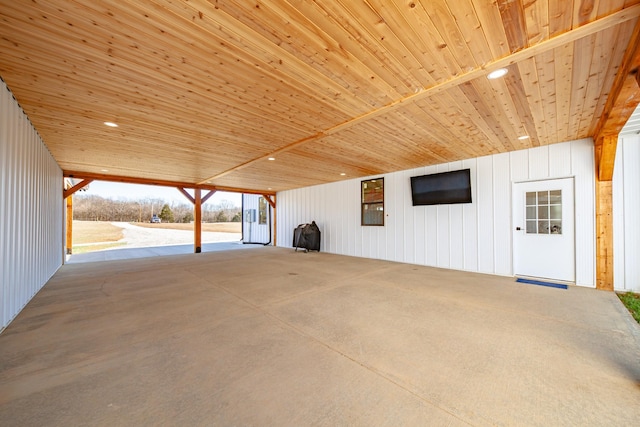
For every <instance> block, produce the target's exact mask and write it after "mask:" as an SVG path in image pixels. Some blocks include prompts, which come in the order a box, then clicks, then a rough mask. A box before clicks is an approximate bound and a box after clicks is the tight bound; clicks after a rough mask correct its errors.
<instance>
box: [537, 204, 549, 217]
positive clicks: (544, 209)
mask: <svg viewBox="0 0 640 427" xmlns="http://www.w3.org/2000/svg"><path fill="white" fill-rule="evenodd" d="M538 219H549V206H538Z"/></svg>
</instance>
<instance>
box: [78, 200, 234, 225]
mask: <svg viewBox="0 0 640 427" xmlns="http://www.w3.org/2000/svg"><path fill="white" fill-rule="evenodd" d="M153 215H157V216H158V217H160V219H161V220H162V222H182V223H189V222H192V221H193V205H192V204H190V203H189V204H188V203H175V202H173V203H171V204H169V203H166V202H165V201H164V200H162V199H152V198H146V199H142V200H114V199H106V198H104V197H100V196H95V195H83V194H75V195H74V196H73V219H75V220H79V221H120V222H149V221H150V220H151V217H152V216H153ZM241 220H242V213H241V211H240V208H239V207H237V206H234V205H233V203H232V202H230V201H228V200H222V201H221V202H220V203H218V204H217V205H212V204H208V203H205V204H204V205H202V222H240V221H241Z"/></svg>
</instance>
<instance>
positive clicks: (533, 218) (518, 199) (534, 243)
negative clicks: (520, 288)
mask: <svg viewBox="0 0 640 427" xmlns="http://www.w3.org/2000/svg"><path fill="white" fill-rule="evenodd" d="M513 227H514V230H513V269H514V273H515V274H516V275H521V276H532V277H540V278H547V279H555V280H562V281H567V282H574V281H575V270H576V269H575V237H574V201H573V178H564V179H553V180H547V181H533V182H522V183H517V184H514V185H513Z"/></svg>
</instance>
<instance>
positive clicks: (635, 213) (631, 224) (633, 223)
mask: <svg viewBox="0 0 640 427" xmlns="http://www.w3.org/2000/svg"><path fill="white" fill-rule="evenodd" d="M638 165H640V136H638V135H633V136H623V137H622V138H620V139H619V141H618V149H617V154H616V163H615V166H614V169H613V246H614V247H613V262H614V266H613V281H614V288H615V289H616V290H620V291H634V292H640V262H639V261H640V167H638Z"/></svg>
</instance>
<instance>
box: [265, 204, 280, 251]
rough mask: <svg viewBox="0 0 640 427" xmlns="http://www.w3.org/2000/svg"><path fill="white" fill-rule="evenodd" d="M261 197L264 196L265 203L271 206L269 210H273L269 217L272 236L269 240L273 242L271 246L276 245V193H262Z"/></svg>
mask: <svg viewBox="0 0 640 427" xmlns="http://www.w3.org/2000/svg"><path fill="white" fill-rule="evenodd" d="M262 197H264V199H265V200H266V201H267V203H269V205H270V206H271V209H272V210H271V212H273V214H272V215H273V216H272V218H271V219H270V221H272V222H273V236H272V237H271V241H272V242H273V246H277V245H276V242H277V239H276V231H277V229H276V195H275V194H274V195H271V196H270V195H268V194H263V195H262Z"/></svg>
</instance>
